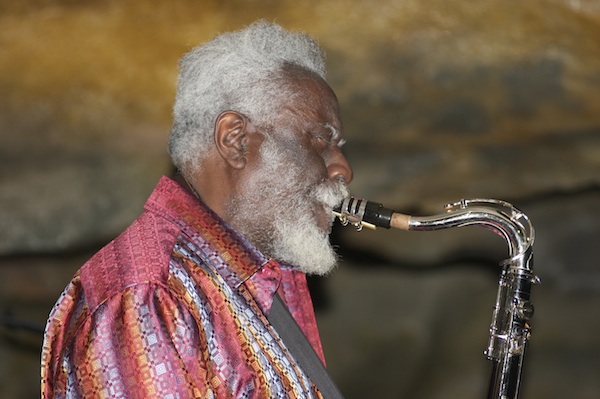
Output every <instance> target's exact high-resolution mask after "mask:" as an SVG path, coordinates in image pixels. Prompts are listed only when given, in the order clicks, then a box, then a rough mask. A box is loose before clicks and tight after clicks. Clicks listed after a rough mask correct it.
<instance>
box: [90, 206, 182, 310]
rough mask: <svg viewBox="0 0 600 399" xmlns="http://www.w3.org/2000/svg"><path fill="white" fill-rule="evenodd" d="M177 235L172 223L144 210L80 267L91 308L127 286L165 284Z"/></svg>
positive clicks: (176, 228)
mask: <svg viewBox="0 0 600 399" xmlns="http://www.w3.org/2000/svg"><path fill="white" fill-rule="evenodd" d="M179 234H180V230H179V228H178V227H177V226H175V225H174V224H172V223H170V222H168V221H167V220H165V219H164V218H162V217H160V216H157V215H156V214H153V213H151V212H144V213H143V214H142V215H141V216H140V217H139V218H138V219H137V220H135V221H134V222H133V223H132V224H131V225H130V226H129V227H128V228H127V229H126V230H125V231H124V232H123V233H122V234H120V235H119V236H118V237H117V238H116V239H114V240H113V241H111V242H110V243H109V244H107V245H106V246H105V247H104V248H102V249H101V250H100V251H98V252H97V253H96V254H95V255H94V256H93V257H92V258H91V259H90V260H89V261H87V262H86V263H85V264H84V265H83V266H82V267H81V270H80V275H81V285H82V288H83V290H84V291H85V296H86V299H87V301H88V306H89V307H90V310H92V311H93V310H94V309H95V308H96V307H97V306H98V305H100V304H101V303H102V302H104V301H106V300H107V299H108V298H110V297H112V296H114V295H115V294H117V293H119V292H121V291H123V290H124V289H126V288H127V287H131V286H134V285H137V284H142V283H151V284H158V285H166V282H167V279H168V274H169V259H170V257H171V254H172V251H173V246H174V243H175V241H176V239H177V237H178V235H179Z"/></svg>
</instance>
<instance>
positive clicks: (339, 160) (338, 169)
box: [327, 149, 353, 184]
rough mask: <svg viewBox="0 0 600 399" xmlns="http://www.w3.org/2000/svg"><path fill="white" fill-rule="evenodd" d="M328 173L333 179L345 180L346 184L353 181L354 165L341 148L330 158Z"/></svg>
mask: <svg viewBox="0 0 600 399" xmlns="http://www.w3.org/2000/svg"><path fill="white" fill-rule="evenodd" d="M327 175H328V176H329V178H330V179H332V180H343V181H344V182H346V184H350V182H351V181H352V177H353V174H352V167H351V166H350V163H349V162H348V160H347V159H346V156H345V155H344V154H343V153H342V151H341V150H339V149H338V150H337V151H336V153H335V154H334V155H333V156H332V158H331V159H330V162H329V163H328V165H327Z"/></svg>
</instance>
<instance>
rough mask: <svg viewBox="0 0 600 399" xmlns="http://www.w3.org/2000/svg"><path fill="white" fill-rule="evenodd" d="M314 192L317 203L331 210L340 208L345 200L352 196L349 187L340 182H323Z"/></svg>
mask: <svg viewBox="0 0 600 399" xmlns="http://www.w3.org/2000/svg"><path fill="white" fill-rule="evenodd" d="M312 191H313V192H312V194H313V195H314V198H316V200H317V201H319V202H320V203H322V204H324V205H326V206H327V207H329V208H331V209H333V208H335V207H337V206H339V205H340V204H341V203H342V201H343V200H344V199H345V198H347V197H349V196H350V191H349V190H348V186H347V185H346V184H345V183H344V182H343V181H340V180H338V181H335V182H323V183H321V184H319V185H317V186H316V187H315V188H314V189H313V190H312Z"/></svg>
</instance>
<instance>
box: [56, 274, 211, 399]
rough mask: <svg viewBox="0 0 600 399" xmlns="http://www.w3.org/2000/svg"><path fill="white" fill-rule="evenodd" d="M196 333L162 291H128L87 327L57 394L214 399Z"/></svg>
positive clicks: (72, 349) (71, 350)
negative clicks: (62, 392)
mask: <svg viewBox="0 0 600 399" xmlns="http://www.w3.org/2000/svg"><path fill="white" fill-rule="evenodd" d="M198 328H199V327H198V325H197V322H196V320H195V319H194V318H193V317H192V315H191V314H190V312H189V311H188V310H187V309H186V307H185V306H183V305H182V304H181V303H179V302H178V301H176V300H175V299H173V297H172V296H171V295H169V293H168V291H167V290H166V289H165V288H164V287H160V286H155V285H151V284H138V285H135V286H132V287H128V288H126V289H125V290H123V291H121V292H119V293H118V294H117V295H114V296H113V297H111V298H110V299H108V300H107V301H105V302H104V303H102V304H101V305H100V306H99V307H98V308H97V309H96V310H95V311H94V312H93V313H92V314H90V315H89V317H87V319H86V320H84V321H83V323H82V325H81V328H80V330H79V331H78V332H77V333H76V334H74V336H73V338H72V340H71V342H69V343H68V345H67V346H66V348H65V351H64V355H63V357H62V364H60V365H59V368H60V370H59V374H60V376H59V377H58V379H59V380H60V379H61V378H62V379H63V380H64V383H63V384H56V385H55V390H56V388H58V389H59V390H60V387H61V386H63V389H64V397H69V398H71V397H72V398H105V397H119V398H120V397H122V398H132V399H133V398H206V397H211V396H212V395H211V392H210V386H209V383H208V382H209V381H208V380H209V378H208V377H207V371H206V366H205V364H206V359H204V358H203V354H202V353H200V351H199V350H198V348H200V347H204V345H200V343H199V339H200V335H201V334H199V333H198ZM61 396H62V395H61V394H57V395H56V397H61Z"/></svg>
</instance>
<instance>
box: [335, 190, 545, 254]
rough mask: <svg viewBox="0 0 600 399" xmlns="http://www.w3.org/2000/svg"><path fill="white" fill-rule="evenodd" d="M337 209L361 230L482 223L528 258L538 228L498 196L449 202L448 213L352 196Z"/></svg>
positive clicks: (514, 251) (511, 251)
mask: <svg viewBox="0 0 600 399" xmlns="http://www.w3.org/2000/svg"><path fill="white" fill-rule="evenodd" d="M334 213H335V214H336V215H337V216H338V217H339V218H340V220H341V221H342V224H344V225H346V224H348V223H350V224H353V225H354V226H355V227H356V228H357V229H358V230H360V229H361V228H362V227H363V226H366V227H369V228H375V227H377V226H379V227H385V228H389V227H393V228H397V229H401V230H415V231H432V230H442V229H447V228H452V227H464V226H471V225H478V226H481V227H485V228H487V229H488V230H491V231H493V232H494V233H496V234H497V235H499V236H501V237H502V238H504V240H505V241H506V242H507V244H508V247H509V256H510V259H516V258H522V257H524V258H528V257H529V256H530V255H528V253H529V254H530V253H531V247H532V246H533V241H534V239H535V231H534V229H533V226H532V224H531V221H530V220H529V218H528V217H527V216H526V215H525V214H524V213H523V212H521V211H520V210H519V209H517V208H516V207H514V206H513V205H512V204H510V203H508V202H505V201H500V200H495V199H469V200H461V201H459V202H456V203H452V204H447V205H446V206H445V212H444V213H440V214H437V215H433V216H410V215H405V214H402V213H398V212H395V211H393V210H391V209H388V208H384V207H383V206H382V205H381V204H379V203H375V202H370V201H366V200H364V199H361V198H354V197H350V198H347V199H346V200H344V202H343V203H342V205H341V207H340V208H338V209H336V210H335V211H334ZM510 259H509V260H510ZM525 263H527V262H525Z"/></svg>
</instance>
